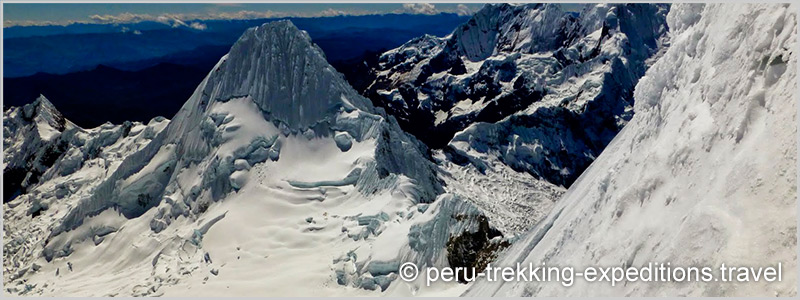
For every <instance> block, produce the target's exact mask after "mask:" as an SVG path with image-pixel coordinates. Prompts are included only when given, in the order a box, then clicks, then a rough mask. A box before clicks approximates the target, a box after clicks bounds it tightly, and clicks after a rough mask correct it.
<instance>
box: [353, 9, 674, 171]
mask: <svg viewBox="0 0 800 300" xmlns="http://www.w3.org/2000/svg"><path fill="white" fill-rule="evenodd" d="M667 9H668V7H667V6H664V5H650V4H630V5H623V4H611V5H605V4H603V5H594V4H592V5H587V6H586V8H585V9H584V10H583V12H582V13H581V14H580V15H579V16H578V17H573V16H572V15H570V14H567V13H566V12H564V11H562V10H561V8H560V6H559V5H557V4H526V5H508V4H497V5H487V6H485V7H484V8H483V9H482V10H481V11H479V12H477V13H476V14H475V16H474V17H473V18H472V19H471V20H470V21H468V22H467V23H465V24H464V25H462V26H460V27H459V28H457V29H456V30H455V31H454V32H453V34H451V35H449V36H447V37H444V38H435V37H430V36H426V37H422V38H419V39H416V40H412V41H410V42H409V43H407V44H405V45H403V46H401V47H399V48H397V49H394V50H391V51H388V52H386V53H385V54H384V55H383V56H381V59H380V60H379V65H378V67H377V70H376V74H377V78H376V79H375V81H374V82H373V84H372V85H371V86H370V87H369V89H368V90H367V91H366V94H368V95H369V96H370V98H372V99H374V100H375V101H377V102H378V103H379V104H380V106H382V107H385V108H386V109H387V111H389V112H390V113H391V114H392V115H394V116H396V117H397V118H398V121H399V122H400V124H401V125H402V126H403V128H404V129H406V130H407V131H408V132H410V133H412V134H414V135H416V136H417V137H419V138H420V139H421V140H422V141H424V142H425V143H426V144H428V145H429V146H431V147H433V148H442V149H445V152H448V153H449V155H451V156H462V157H463V158H461V160H468V161H472V162H478V164H477V165H476V167H477V168H479V169H482V168H484V167H483V166H482V165H483V164H482V163H480V162H486V161H500V162H502V163H504V164H506V165H508V166H510V167H512V168H513V169H514V170H516V171H522V172H527V173H529V174H531V175H532V176H534V177H535V178H537V179H540V180H544V181H546V182H550V183H552V184H554V185H557V186H561V187H567V186H569V185H570V184H571V183H572V182H573V181H574V180H575V178H577V176H578V175H579V174H580V173H581V172H582V171H583V170H584V169H585V168H586V167H587V166H588V165H589V163H591V161H592V160H593V159H594V158H595V157H596V156H597V155H599V153H600V152H601V151H602V150H603V148H604V147H605V145H606V144H607V143H608V142H609V141H610V140H611V139H612V138H613V137H614V136H615V135H616V134H617V132H618V131H619V130H620V129H621V128H622V127H623V126H624V124H625V123H626V122H627V121H628V120H629V119H630V117H631V116H632V114H633V113H632V105H633V98H632V93H633V87H634V85H635V84H636V82H637V80H638V78H639V77H641V76H642V75H643V74H644V71H645V70H646V68H647V63H649V61H648V59H650V58H652V57H654V56H656V55H655V54H656V53H657V51H658V50H659V49H662V48H663V45H664V43H665V40H666V39H665V38H664V33H665V32H666V30H667V26H666V21H665V16H666V12H667ZM489 164H493V163H491V162H490V163H489Z"/></svg>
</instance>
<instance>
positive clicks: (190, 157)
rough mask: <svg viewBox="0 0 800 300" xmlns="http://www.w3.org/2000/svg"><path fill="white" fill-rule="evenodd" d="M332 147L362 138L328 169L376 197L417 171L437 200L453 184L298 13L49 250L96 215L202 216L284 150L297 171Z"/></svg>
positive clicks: (425, 197) (92, 201)
mask: <svg viewBox="0 0 800 300" xmlns="http://www.w3.org/2000/svg"><path fill="white" fill-rule="evenodd" d="M309 145H310V146H309ZM327 145H334V146H333V148H332V149H334V150H335V151H334V152H336V153H345V154H346V153H348V151H349V150H350V148H351V147H353V148H355V147H356V146H357V145H358V149H359V152H358V153H357V154H352V155H350V156H348V157H346V158H347V159H353V161H352V162H349V163H342V162H341V161H340V162H337V163H338V164H339V165H344V166H345V167H342V169H347V170H345V171H343V172H345V173H346V174H340V175H341V176H340V175H331V174H335V173H336V172H333V171H331V172H328V171H327V170H326V171H324V172H323V171H321V174H323V173H324V174H323V175H320V176H329V177H330V176H340V177H341V178H339V177H337V178H326V179H327V180H324V181H323V183H327V184H332V185H340V184H341V185H348V186H350V185H352V186H355V187H356V188H357V189H358V190H359V191H361V192H363V193H375V192H376V191H379V190H381V189H387V188H392V187H393V186H394V187H396V186H397V185H398V184H400V183H399V182H400V181H402V180H407V179H410V180H411V182H412V183H414V185H415V187H414V189H413V190H411V191H409V192H408V194H409V195H410V197H412V198H413V200H414V201H415V202H416V201H422V202H429V201H432V200H433V198H434V197H436V195H437V194H439V193H441V191H442V188H441V186H440V185H439V183H438V180H437V178H436V175H435V171H434V167H433V165H432V163H430V162H429V161H427V160H426V159H425V156H424V155H423V153H424V150H423V148H424V146H423V145H422V144H421V143H419V142H417V141H416V140H414V139H413V138H411V137H409V136H408V135H406V134H405V133H403V132H402V130H400V128H399V126H398V125H397V123H396V122H395V121H394V119H393V118H387V117H386V116H385V114H384V113H383V111H381V110H379V109H375V108H374V107H373V106H372V105H371V104H370V102H369V100H367V99H366V98H364V97H362V96H360V95H358V93H356V92H355V90H353V89H352V88H351V87H350V86H349V85H348V84H347V83H346V81H345V80H344V78H343V76H342V75H341V74H340V73H338V72H336V70H335V69H334V68H333V67H331V66H330V65H329V64H328V63H327V61H326V60H325V56H324V54H323V53H322V51H321V50H320V48H319V47H317V46H316V45H314V44H313V43H312V42H311V39H310V38H309V36H308V34H307V33H306V32H304V31H301V30H299V29H297V27H295V26H294V25H293V24H292V23H291V22H289V21H278V22H272V23H268V24H264V25H262V26H259V27H256V28H250V29H248V30H247V31H246V32H245V33H244V34H243V35H242V37H241V38H240V39H239V40H238V41H237V42H236V43H235V44H234V45H233V47H232V48H231V51H230V52H229V53H228V54H227V55H226V56H224V57H223V58H222V59H221V60H220V62H219V63H217V65H216V66H215V67H214V69H213V70H211V72H210V74H209V75H208V76H207V77H206V79H204V80H203V82H202V83H201V84H200V85H199V86H198V87H197V89H196V90H195V92H194V94H193V95H192V96H191V97H190V99H189V100H188V101H187V102H186V103H185V104H184V106H183V107H182V108H181V110H180V111H179V112H178V114H177V115H176V116H175V117H174V118H173V120H172V121H171V122H170V123H169V125H168V126H167V127H166V128H165V129H164V130H163V131H162V132H161V133H160V134H159V135H158V136H156V137H155V138H154V139H153V141H152V142H151V143H150V144H149V145H147V146H146V147H144V149H142V150H141V151H138V152H137V153H134V154H132V155H130V156H128V157H127V158H126V159H125V161H124V162H122V164H121V165H120V166H119V167H118V168H117V169H116V170H115V172H114V173H113V174H112V175H111V176H109V178H108V179H107V180H106V181H105V182H103V183H102V184H100V185H99V186H98V188H97V189H96V190H95V192H94V193H93V194H92V195H91V197H89V198H87V199H84V200H83V201H81V203H80V204H79V205H77V206H76V207H75V208H74V209H72V210H71V211H70V212H69V213H68V214H67V215H66V216H65V217H64V219H63V221H62V222H61V224H60V226H58V227H56V228H55V229H54V230H53V232H52V233H51V235H50V240H49V241H48V242H49V244H48V246H47V247H46V249H45V256H46V257H48V258H52V257H58V256H63V255H68V254H69V251H66V250H63V249H65V248H64V247H65V245H69V243H70V240H73V239H75V238H76V237H75V235H74V234H72V235H62V234H61V233H63V232H66V231H72V230H74V229H76V228H79V227H80V226H81V225H82V224H83V223H84V221H85V219H86V218H87V217H90V216H94V215H97V214H99V213H101V212H103V211H106V210H108V209H111V208H113V209H115V210H117V211H118V212H120V213H121V214H122V215H123V216H125V217H126V218H134V217H139V216H142V215H143V214H144V213H145V212H147V211H149V210H150V209H152V208H154V207H158V209H159V213H158V214H156V216H155V217H154V218H153V220H152V222H151V223H150V226H151V228H152V230H153V231H154V232H156V233H157V232H160V231H162V230H164V229H165V228H166V227H168V226H169V224H170V223H171V222H172V221H173V220H175V219H176V218H177V217H179V216H184V217H189V216H195V215H200V214H203V213H204V212H205V208H206V207H207V206H208V205H209V203H213V202H217V201H220V200H222V199H224V198H226V197H227V196H228V195H230V194H231V193H232V192H235V191H240V190H241V189H242V188H243V186H244V185H245V184H246V183H247V182H248V180H247V178H249V175H248V174H249V170H250V168H251V167H253V166H255V165H257V164H261V163H267V162H269V163H273V164H280V163H279V160H281V159H282V157H283V156H284V155H283V154H282V153H283V152H284V151H282V150H285V149H282V148H287V147H292V148H291V149H289V150H286V151H288V152H286V153H290V154H289V155H288V158H287V160H286V161H284V162H283V163H282V164H281V165H285V166H286V168H289V169H296V168H298V167H297V164H295V163H290V162H289V160H292V159H296V157H295V156H297V153H309V155H314V156H315V157H321V159H322V158H326V157H334V156H336V155H339V154H336V153H333V152H325V153H321V152H320V151H323V150H324V151H328V150H325V149H330V146H327ZM365 149H366V151H363V150H365ZM351 153H352V151H351ZM358 155H361V156H358ZM331 159H334V160H336V158H331ZM343 159H344V158H343ZM300 160H302V158H300ZM276 168H277V167H276ZM348 168H349V169H348ZM287 177H289V178H286V179H282V180H283V181H284V183H285V182H291V184H292V186H293V187H308V186H315V185H318V183H317V182H304V181H313V180H308V178H291V176H287ZM312 177H313V176H312ZM404 178H405V179H404ZM112 227H113V226H112ZM65 236H69V238H67V237H65Z"/></svg>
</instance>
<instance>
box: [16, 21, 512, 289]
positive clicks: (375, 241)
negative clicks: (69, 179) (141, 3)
mask: <svg viewBox="0 0 800 300" xmlns="http://www.w3.org/2000/svg"><path fill="white" fill-rule="evenodd" d="M151 139H152V140H151V141H149V142H148V143H146V145H143V146H141V147H137V148H136V149H134V151H132V152H119V153H120V154H119V157H120V158H123V157H124V160H122V161H121V163H119V164H116V165H114V167H113V168H109V169H106V170H104V172H102V174H103V176H102V177H97V178H94V182H95V184H94V185H93V186H92V187H91V189H89V191H88V192H87V193H81V194H78V195H75V196H74V197H72V196H70V197H68V198H67V199H66V200H58V201H56V203H57V204H58V206H57V207H58V210H57V211H55V212H54V213H52V214H51V210H52V209H50V210H46V212H45V213H47V214H51V215H50V216H49V217H48V218H42V217H41V216H34V217H33V218H30V217H29V219H28V220H27V221H20V220H18V219H21V218H23V217H24V215H23V213H22V212H23V210H24V209H28V208H29V207H31V206H32V205H34V203H35V202H36V201H38V199H39V198H37V195H36V194H31V195H26V197H20V199H16V200H14V201H12V202H11V203H10V205H8V206H6V207H7V213H6V214H4V221H6V222H4V223H5V224H14V226H15V227H6V228H5V231H6V232H7V233H10V232H14V233H13V234H19V235H20V236H22V233H18V232H16V231H18V230H21V228H22V225H21V224H35V226H37V228H40V230H37V231H36V232H33V233H32V234H29V235H26V236H24V237H20V239H24V240H25V241H26V246H25V247H24V249H25V255H26V256H25V257H26V258H25V259H22V258H19V257H15V258H13V259H9V260H5V261H8V262H9V263H8V266H5V265H4V266H5V267H6V271H7V272H6V274H17V275H13V276H10V277H4V283H5V285H6V286H8V287H10V288H9V289H6V291H5V292H6V293H10V294H28V295H30V294H33V295H83V296H103V295H119V296H130V295H133V296H145V295H181V296H190V295H202V296H211V295H219V296H221V295H225V296H230V295H249V296H254V295H260V296H265V295H268V296H287V295H304V296H310V295H318V296H321V295H375V294H377V293H379V292H380V291H385V292H386V293H388V294H392V295H413V294H417V295H420V294H436V293H440V292H446V293H449V294H454V293H456V294H457V293H460V292H462V291H463V290H464V289H465V288H466V286H464V285H460V284H458V283H453V282H451V283H443V284H441V285H437V287H434V288H430V289H425V290H424V291H422V290H420V283H418V282H415V283H405V282H401V281H399V280H395V279H396V278H397V274H396V273H397V268H398V267H399V265H400V263H401V262H406V261H414V262H417V263H418V265H419V266H420V267H424V266H428V265H436V266H445V265H447V264H448V260H449V259H454V258H453V257H452V255H448V253H447V252H446V248H447V247H448V242H449V238H450V237H451V236H458V235H459V234H462V233H464V232H478V233H479V234H483V239H478V242H479V243H480V244H481V245H486V244H491V243H495V242H498V241H499V240H500V239H502V237H501V236H500V235H499V233H497V232H496V231H495V230H492V229H491V227H489V224H488V223H487V222H486V219H485V217H484V216H483V214H482V213H481V212H480V211H479V210H478V209H477V208H475V207H474V206H473V205H471V204H470V203H469V202H467V201H464V200H462V199H461V198H460V197H459V196H457V195H452V194H446V193H444V189H443V187H442V180H441V179H440V178H439V176H438V171H437V170H436V169H435V165H434V164H433V163H432V162H431V161H430V160H429V159H428V157H427V154H426V149H427V148H426V147H425V146H424V145H423V144H421V143H420V142H418V141H417V140H416V139H414V138H413V137H411V136H410V135H407V134H405V133H404V132H403V131H402V130H400V127H399V125H398V124H397V123H396V121H395V120H394V118H391V117H387V116H386V115H385V113H384V112H383V111H382V110H380V109H377V108H374V107H373V106H372V104H371V103H370V101H369V100H367V99H366V98H364V97H362V96H360V95H358V93H356V92H355V91H354V90H353V89H352V88H351V87H350V86H349V85H347V83H346V82H345V81H344V79H343V77H342V76H341V74H339V73H337V72H336V71H335V70H334V69H333V68H332V67H331V66H330V65H329V64H328V63H327V62H326V61H325V57H324V55H323V54H322V52H321V51H320V49H319V48H318V47H317V46H316V45H315V44H313V43H312V42H311V40H310V38H309V37H308V34H307V33H305V32H303V31H300V30H298V29H297V28H296V27H295V26H294V25H293V24H292V23H291V22H288V21H279V22H273V23H269V24H265V25H262V26H259V27H256V28H251V29H249V30H247V31H246V32H245V33H244V34H243V35H242V37H241V38H240V39H239V41H237V43H236V44H234V46H233V47H232V48H231V51H230V53H228V55H226V56H225V57H223V58H222V59H221V60H220V62H219V63H218V64H217V65H216V66H215V67H214V69H213V70H211V72H210V73H209V75H208V76H207V77H206V79H204V80H203V82H202V83H201V84H200V85H199V86H198V88H197V89H196V91H195V93H194V94H193V95H192V96H191V98H190V99H189V100H188V101H187V102H186V104H185V105H184V106H183V107H182V108H181V110H180V111H179V112H178V114H177V115H176V116H175V117H174V118H173V119H172V121H170V122H169V124H168V125H166V126H165V128H163V129H162V130H160V131H159V132H158V134H156V135H154V136H152V137H151ZM82 170H83V169H82ZM87 172H88V171H87ZM9 211H13V212H9ZM32 226H33V225H32ZM490 238H491V239H493V241H489V239H490ZM13 240H16V239H12V241H9V242H7V243H6V244H5V245H4V247H5V248H6V249H8V248H10V247H12V244H13V243H14V242H13ZM467 263H471V262H467Z"/></svg>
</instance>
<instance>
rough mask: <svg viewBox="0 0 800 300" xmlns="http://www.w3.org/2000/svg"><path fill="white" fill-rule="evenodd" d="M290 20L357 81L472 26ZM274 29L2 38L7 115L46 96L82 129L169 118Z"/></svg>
mask: <svg viewBox="0 0 800 300" xmlns="http://www.w3.org/2000/svg"><path fill="white" fill-rule="evenodd" d="M289 19H290V20H291V21H292V22H293V23H294V24H297V26H298V28H300V29H303V30H305V31H307V32H308V33H309V35H310V36H311V37H312V38H313V39H314V42H315V43H316V44H317V45H319V46H320V48H321V49H322V50H323V51H324V54H325V56H326V58H327V60H328V61H329V62H331V64H332V65H333V66H334V67H336V68H337V69H338V70H341V71H342V72H343V73H345V74H346V75H347V74H348V73H349V74H350V76H354V75H355V74H356V73H354V71H355V72H358V70H359V68H360V67H361V65H362V62H363V61H364V60H365V57H366V56H365V55H367V56H369V55H371V56H376V55H377V53H380V52H383V51H386V50H388V49H391V48H394V47H397V46H399V45H401V44H403V43H405V42H407V41H408V40H409V39H411V38H413V37H416V36H419V35H423V34H431V35H438V36H443V35H446V34H448V33H450V31H452V29H453V28H455V27H456V26H458V25H459V24H460V23H463V22H464V21H466V20H467V19H468V17H464V16H458V15H456V14H439V15H411V14H389V15H368V16H339V17H325V18H289ZM270 21H274V20H265V19H261V20H234V21H204V24H206V26H207V28H206V29H205V30H203V31H199V30H194V29H190V28H187V27H182V28H171V27H169V26H167V25H164V24H160V23H154V22H143V23H137V24H125V25H110V24H109V25H99V24H73V25H69V26H30V27H10V28H5V32H4V33H5V38H4V42H5V48H4V51H5V52H4V55H3V61H4V65H5V69H4V72H5V73H4V79H3V81H4V83H5V88H4V91H3V99H4V101H3V105H4V106H5V107H6V108H7V107H10V106H21V105H24V104H26V103H31V102H32V101H33V100H34V99H36V97H38V96H39V94H45V95H47V97H48V99H49V100H50V101H51V102H52V103H53V104H54V105H56V107H60V108H61V110H62V113H64V116H65V117H66V118H68V119H69V120H71V121H73V122H75V124H76V125H79V126H82V127H85V128H91V127H96V126H98V125H101V124H103V123H105V122H112V123H115V124H120V123H121V122H124V121H127V120H130V121H142V122H145V121H147V120H150V119H151V118H153V117H156V116H172V115H174V114H175V113H176V112H177V110H178V108H180V106H181V105H182V104H183V103H184V102H185V101H186V99H187V98H188V97H189V96H190V95H191V93H192V91H194V88H195V87H196V86H197V84H198V83H199V82H200V81H201V80H202V79H203V77H205V76H206V75H207V73H208V70H209V69H211V67H213V66H214V64H215V63H216V62H217V61H218V60H219V58H220V57H222V56H223V55H224V54H225V53H227V52H228V50H229V49H230V47H231V45H232V44H233V43H234V42H235V41H236V39H237V38H238V37H239V36H240V35H241V34H242V32H244V30H245V29H247V28H249V27H253V26H257V25H260V24H263V23H266V22H270ZM123 27H124V28H126V29H125V32H121V31H122V30H123V29H122V28H123ZM134 32H137V33H134ZM20 76H22V77H20ZM350 76H348V77H350ZM101 112H102V113H101Z"/></svg>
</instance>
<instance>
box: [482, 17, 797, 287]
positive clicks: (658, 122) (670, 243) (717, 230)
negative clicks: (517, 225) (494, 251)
mask: <svg viewBox="0 0 800 300" xmlns="http://www.w3.org/2000/svg"><path fill="white" fill-rule="evenodd" d="M796 12H797V7H796V6H795V5H789V4H758V5H756V4H735V5H733V4H715V5H705V6H704V5H702V4H676V5H674V6H673V7H672V9H671V11H670V13H669V15H668V16H667V21H668V22H669V27H670V30H671V32H670V35H671V45H670V47H669V49H667V50H666V51H665V52H664V53H663V56H662V57H661V58H660V59H659V60H658V61H657V62H655V64H653V66H652V67H651V68H650V69H649V70H648V71H647V73H646V75H645V76H644V77H643V78H642V79H641V80H640V81H639V83H638V85H637V86H636V89H635V93H634V97H635V101H636V104H635V111H636V114H635V116H634V117H633V119H632V120H631V121H630V123H629V124H628V125H626V126H625V128H624V129H623V130H622V132H621V133H620V134H619V135H618V136H616V137H615V138H614V140H613V141H612V142H611V144H610V145H609V146H608V147H607V148H606V149H605V150H604V151H603V153H602V154H601V155H600V156H599V157H598V158H597V160H595V161H594V163H593V164H592V165H591V166H590V167H589V169H587V170H586V172H584V173H583V174H582V175H581V176H580V178H579V179H578V180H577V181H576V182H575V183H574V184H573V185H572V186H571V187H570V189H569V190H568V191H567V192H566V194H565V195H564V197H563V198H562V199H561V200H560V201H559V202H558V203H557V204H556V206H555V208H554V209H553V211H552V212H551V213H550V214H549V215H548V216H547V217H546V218H544V220H543V221H542V222H540V223H539V224H538V225H536V226H535V227H533V228H532V230H530V231H529V232H528V234H527V235H526V236H525V237H524V238H522V239H521V240H520V241H519V242H518V243H517V244H515V245H514V246H512V248H510V249H509V250H508V251H507V252H506V253H504V254H503V255H501V257H500V258H499V259H498V261H497V262H496V265H497V266H516V263H518V262H519V263H522V264H523V265H526V266H527V265H528V263H533V264H535V265H540V264H541V263H543V262H545V263H546V264H547V266H562V267H566V266H569V267H573V268H575V270H576V271H579V270H582V269H583V268H585V267H589V266H601V267H606V266H622V265H623V264H625V265H628V266H634V267H642V266H647V264H648V263H656V264H657V263H664V264H666V263H670V265H671V266H673V267H678V266H680V267H689V266H699V267H711V268H712V269H714V272H715V274H717V275H716V278H717V279H720V277H719V272H718V271H717V270H718V268H719V267H720V265H721V264H723V263H724V264H726V265H727V266H728V267H731V266H736V267H739V266H748V267H753V268H759V267H769V266H772V267H777V264H778V263H781V264H782V269H783V273H782V276H783V278H782V281H781V282H771V283H769V282H766V281H763V280H762V281H758V282H754V281H750V282H722V281H721V279H720V281H712V282H697V281H691V282H683V283H674V284H672V283H663V282H642V281H636V282H626V283H625V284H624V285H622V284H617V285H616V286H613V287H612V286H611V284H610V283H609V282H593V283H592V282H586V281H584V280H582V279H579V278H577V277H576V278H575V282H574V285H572V286H571V287H564V286H562V284H561V283H560V282H507V283H504V282H486V281H479V282H477V284H475V285H474V286H472V287H471V288H470V290H469V291H468V292H467V295H482V296H487V295H497V296H599V295H605V296H658V295H686V296H793V295H796V293H797V290H796V288H797V287H796V282H797V281H796V279H797V278H796V277H797V273H796V272H795V271H794V270H795V269H796V267H797V257H796V254H797V240H796V234H797V228H796V227H797V215H796V212H797V202H796V200H797V189H796V187H797V177H796V176H797V170H796V166H797V101H796V100H797V53H796V51H794V49H796V47H797V14H796ZM765 220H768V221H765ZM729 279H730V277H729ZM751 279H752V278H751Z"/></svg>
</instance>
